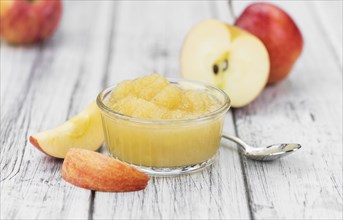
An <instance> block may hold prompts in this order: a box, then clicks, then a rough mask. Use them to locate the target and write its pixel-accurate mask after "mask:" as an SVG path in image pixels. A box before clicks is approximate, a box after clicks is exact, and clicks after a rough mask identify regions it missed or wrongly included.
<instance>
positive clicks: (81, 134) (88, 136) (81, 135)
mask: <svg viewBox="0 0 343 220" xmlns="http://www.w3.org/2000/svg"><path fill="white" fill-rule="evenodd" d="M30 142H31V144H33V146H35V147H36V148H37V149H38V150H40V151H42V152H43V153H45V154H47V155H49V156H52V157H56V158H64V157H65V155H66V154H67V152H68V151H69V149H71V148H84V149H89V150H93V151H94V150H97V149H99V148H100V147H101V145H102V144H103V142H104V134H103V129H102V121H101V113H100V111H99V109H98V107H97V105H96V104H95V102H93V103H92V104H90V105H89V106H88V107H87V108H86V109H85V110H84V111H82V112H81V113H80V114H78V115H77V116H75V117H73V118H71V119H70V120H68V121H66V122H65V123H63V124H61V125H60V126H58V127H56V128H53V129H50V130H46V131H42V132H39V133H37V134H35V135H32V136H30Z"/></svg>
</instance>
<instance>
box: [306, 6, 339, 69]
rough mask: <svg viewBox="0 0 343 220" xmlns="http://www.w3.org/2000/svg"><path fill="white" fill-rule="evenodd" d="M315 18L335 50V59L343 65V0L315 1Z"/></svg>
mask: <svg viewBox="0 0 343 220" xmlns="http://www.w3.org/2000/svg"><path fill="white" fill-rule="evenodd" d="M311 3H312V4H311V6H312V7H314V8H313V10H312V11H313V18H314V20H315V21H316V22H318V26H319V27H320V28H321V32H322V35H323V36H325V40H326V41H328V43H329V44H330V45H331V47H332V50H334V52H335V53H334V55H335V59H338V61H339V62H340V64H341V66H342V65H343V64H342V63H343V55H342V53H343V24H342V21H343V15H342V14H343V1H313V2H311Z"/></svg>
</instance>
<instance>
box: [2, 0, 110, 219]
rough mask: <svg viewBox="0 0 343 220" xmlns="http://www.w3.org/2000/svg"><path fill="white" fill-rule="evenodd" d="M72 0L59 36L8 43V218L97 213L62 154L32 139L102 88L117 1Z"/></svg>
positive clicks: (5, 148)
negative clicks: (65, 173)
mask: <svg viewBox="0 0 343 220" xmlns="http://www.w3.org/2000/svg"><path fill="white" fill-rule="evenodd" d="M64 6H65V7H64V10H65V11H64V16H63V22H62V24H61V26H60V29H59V31H58V32H57V33H56V35H55V36H54V37H53V38H52V39H51V40H49V41H47V42H45V43H43V44H42V45H38V46H37V45H34V46H32V47H30V48H20V47H12V46H8V45H5V44H1V77H2V78H1V83H2V85H4V86H1V93H2V101H3V102H2V105H1V110H2V114H1V142H2V143H1V219H31V218H33V219H35V218H37V219H61V218H66V219H71V218H80V219H85V218H88V215H89V206H90V199H92V198H90V196H91V193H90V191H88V190H83V189H80V188H77V187H74V186H72V185H70V184H69V183H66V182H64V181H63V180H62V179H61V174H60V168H61V164H62V160H56V159H52V158H50V157H48V156H45V155H43V154H42V153H41V152H39V151H38V150H36V149H34V148H33V147H32V146H31V145H30V144H29V143H28V135H29V134H32V133H35V132H37V131H39V130H42V129H47V128H51V127H54V126H56V125H57V124H59V123H61V122H63V121H65V120H66V118H69V117H70V116H71V115H73V114H75V113H76V112H78V111H80V110H81V109H83V108H84V107H85V106H86V105H87V103H90V102H91V101H92V100H94V99H95V97H96V95H97V93H98V92H99V91H100V89H101V88H102V78H103V74H105V67H106V57H107V53H108V47H107V43H108V40H109V39H108V38H109V36H110V35H109V32H110V26H111V23H112V21H111V11H112V7H111V6H112V2H105V1H101V2H94V1H65V2H64ZM91 14H92V15H93V16H90V15H91ZM35 48H37V49H35Z"/></svg>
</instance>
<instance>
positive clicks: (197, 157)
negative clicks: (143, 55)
mask: <svg viewBox="0 0 343 220" xmlns="http://www.w3.org/2000/svg"><path fill="white" fill-rule="evenodd" d="M170 82H171V83H172V84H174V85H177V86H179V87H181V88H184V89H191V90H198V91H202V92H206V93H207V94H208V95H210V96H211V97H212V98H213V99H215V100H216V101H218V103H219V104H220V107H219V108H218V109H216V110H215V111H212V112H208V113H206V114H203V115H201V116H198V117H196V118H192V119H175V120H151V119H139V118H135V117H132V116H128V115H124V114H121V113H118V112H115V111H113V110H111V109H110V108H109V107H107V106H106V104H105V103H106V100H107V98H109V95H110V94H111V92H112V90H113V89H114V88H115V87H116V85H114V86H110V87H108V88H106V89H105V90H103V91H102V92H101V93H100V94H99V95H98V97H97V105H98V106H99V108H100V110H101V115H102V122H103V129H104V134H105V144H106V148H107V150H108V151H109V153H110V154H111V156H113V157H114V158H116V159H119V160H121V161H124V162H126V163H128V164H131V165H133V166H135V167H136V168H138V169H140V170H142V171H143V172H146V173H148V174H150V175H154V176H173V175H179V174H186V173H191V172H194V171H198V170H200V169H203V168H205V167H208V166H209V165H211V164H212V163H213V162H214V161H215V158H216V155H217V152H218V149H219V146H220V139H221V135H222V128H223V124H224V118H225V113H226V112H227V111H228V110H229V108H230V99H229V97H228V96H227V95H226V93H225V92H224V91H222V90H220V89H218V88H216V87H214V86H212V85H209V84H205V83H202V82H197V81H190V80H170Z"/></svg>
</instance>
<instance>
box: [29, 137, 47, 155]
mask: <svg viewBox="0 0 343 220" xmlns="http://www.w3.org/2000/svg"><path fill="white" fill-rule="evenodd" d="M30 143H31V144H32V145H33V146H35V147H36V148H37V149H38V150H39V151H41V152H43V153H44V154H46V155H48V156H51V155H49V154H48V153H47V152H45V151H44V150H43V148H41V147H40V145H39V143H38V140H37V139H36V138H35V137H33V136H30Z"/></svg>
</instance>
